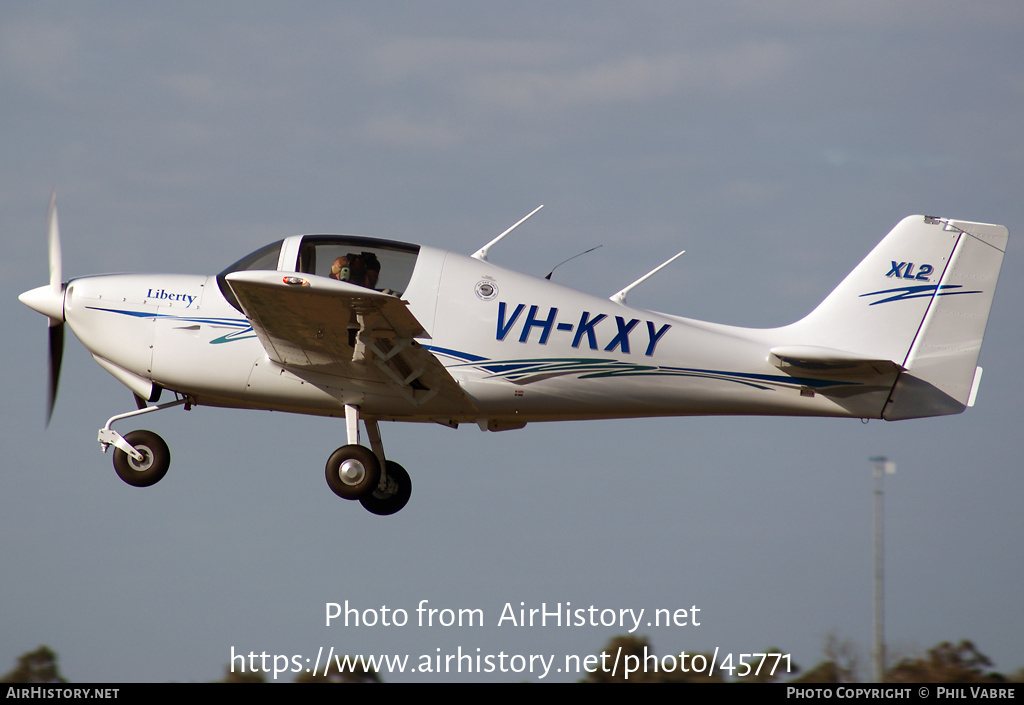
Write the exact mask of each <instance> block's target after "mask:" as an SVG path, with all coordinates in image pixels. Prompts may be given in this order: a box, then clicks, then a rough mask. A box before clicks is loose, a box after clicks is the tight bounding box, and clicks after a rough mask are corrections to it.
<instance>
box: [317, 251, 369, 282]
mask: <svg viewBox="0 0 1024 705" xmlns="http://www.w3.org/2000/svg"><path fill="white" fill-rule="evenodd" d="M377 268H378V270H379V269H380V266H379V265H378V267H377ZM329 276H330V278H331V279H337V280H338V281H342V282H348V283H349V284H356V285H358V286H366V265H365V264H364V263H363V261H362V259H361V258H360V256H359V255H355V254H352V253H351V252H350V253H349V254H347V255H344V256H342V257H339V258H337V259H336V260H334V264H332V265H331V273H330V275H329Z"/></svg>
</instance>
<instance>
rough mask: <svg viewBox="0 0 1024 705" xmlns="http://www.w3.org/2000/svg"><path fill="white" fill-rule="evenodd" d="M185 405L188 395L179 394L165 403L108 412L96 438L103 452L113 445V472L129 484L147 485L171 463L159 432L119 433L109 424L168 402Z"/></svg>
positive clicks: (138, 414)
mask: <svg viewBox="0 0 1024 705" xmlns="http://www.w3.org/2000/svg"><path fill="white" fill-rule="evenodd" d="M182 404H185V405H186V407H185V408H186V409H187V408H189V406H188V399H187V398H185V397H183V398H181V399H177V400H175V401H171V402H167V403H166V404H158V405H156V406H146V407H143V408H141V409H138V410H136V411H129V412H128V413H126V414H118V415H117V416H112V417H110V419H109V420H108V421H107V423H106V425H105V426H104V427H103V428H101V429H100V430H99V435H98V436H97V439H96V440H98V441H99V443H100V447H101V448H102V449H103V452H104V453H106V452H107V449H108V448H109V447H110V446H114V470H115V471H116V472H117V476H118V477H120V478H121V479H122V480H124V481H125V482H126V483H128V484H129V485H131V486H132V487H150V486H151V485H155V484H156V483H158V482H159V481H160V480H162V479H163V477H164V475H166V474H167V468H169V467H170V466H171V452H170V450H168V449H167V444H166V443H165V442H164V439H162V438H161V437H160V436H158V435H156V434H155V433H153V432H152V431H131V432H129V433H127V434H125V435H123V436H122V435H121V434H120V433H118V432H117V431H115V430H114V429H113V428H111V426H112V425H113V424H114V422H115V421H120V420H121V419H127V418H131V417H132V416H141V415H142V414H148V413H150V412H151V411H159V410H160V409H167V408H170V407H172V406H181V405H182Z"/></svg>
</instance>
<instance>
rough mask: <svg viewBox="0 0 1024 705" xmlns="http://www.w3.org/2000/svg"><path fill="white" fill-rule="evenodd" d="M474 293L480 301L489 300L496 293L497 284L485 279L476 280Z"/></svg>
mask: <svg viewBox="0 0 1024 705" xmlns="http://www.w3.org/2000/svg"><path fill="white" fill-rule="evenodd" d="M476 295H477V298H479V299H481V300H482V301H490V300H491V299H493V298H494V297H495V296H497V295H498V285H497V284H495V283H494V282H492V281H488V280H486V279H483V280H481V281H478V282H477V283H476Z"/></svg>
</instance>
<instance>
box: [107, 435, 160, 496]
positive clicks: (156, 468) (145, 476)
mask: <svg viewBox="0 0 1024 705" xmlns="http://www.w3.org/2000/svg"><path fill="white" fill-rule="evenodd" d="M124 439H125V440H126V441H128V444H129V445H130V446H131V447H132V448H134V449H135V450H137V451H139V452H140V453H142V460H135V459H134V458H132V457H131V456H130V455H128V454H127V453H125V452H124V451H123V450H121V449H119V448H115V449H114V470H115V471H117V476H118V477H120V478H121V479H122V480H124V481H125V482H127V483H128V484H129V485H131V486H132V487H150V486H151V485H155V484H156V483H158V482H160V480H162V479H163V477H164V475H166V474H167V468H169V467H170V466H171V451H170V450H168V448H167V444H166V443H164V439H163V438H161V437H160V436H158V435H156V434H155V433H153V432H152V431H131V432H130V433H126V434H124Z"/></svg>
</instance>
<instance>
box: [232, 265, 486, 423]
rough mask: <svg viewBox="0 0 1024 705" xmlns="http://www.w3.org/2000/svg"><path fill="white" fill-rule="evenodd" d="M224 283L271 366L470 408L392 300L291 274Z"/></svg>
mask: <svg viewBox="0 0 1024 705" xmlns="http://www.w3.org/2000/svg"><path fill="white" fill-rule="evenodd" d="M227 282H228V285H229V286H230V287H231V290H232V291H233V292H234V294H235V296H236V297H237V298H238V303H239V305H241V307H242V310H243V312H244V313H245V315H246V317H247V318H248V319H249V322H250V323H251V324H252V328H253V331H255V333H256V336H257V337H258V338H259V340H260V342H261V343H262V344H263V347H264V348H265V349H266V351H267V355H268V356H269V357H270V359H271V360H273V361H275V362H277V363H280V364H281V365H284V366H286V367H288V368H289V369H291V370H293V371H295V372H301V371H310V372H316V373H319V374H327V375H333V376H337V377H343V378H345V379H349V380H358V381H360V382H364V383H369V384H370V385H371V386H372V385H373V384H384V385H387V386H388V387H391V388H392V389H395V390H397V391H398V392H400V394H401V396H402V397H404V398H405V399H406V400H407V401H409V402H410V403H411V404H412V405H413V406H417V407H418V406H421V405H423V404H426V403H427V402H429V401H431V400H435V401H437V402H446V403H445V404H444V405H445V407H446V408H451V410H460V411H464V412H470V411H472V410H473V404H472V402H471V401H470V399H469V397H467V396H466V394H465V393H464V392H463V391H462V389H461V387H459V385H458V383H456V381H455V380H454V379H453V378H452V376H451V375H450V374H449V373H448V371H447V370H446V369H445V368H444V366H443V365H442V364H441V363H440V362H439V361H438V360H437V358H435V357H434V356H433V355H431V354H430V353H429V352H428V351H426V350H425V349H423V347H422V346H421V345H420V344H419V343H417V342H416V340H415V339H416V338H429V337H430V336H429V335H428V334H427V332H426V331H425V330H424V329H423V326H422V325H420V323H419V321H417V320H416V317H415V316H413V315H412V312H411V311H410V310H409V305H408V303H407V302H405V301H402V300H401V299H400V298H398V297H397V296H392V295H390V294H384V293H382V292H379V291H375V290H373V289H366V288H364V287H361V286H356V285H355V284H349V283H348V282H340V281H336V280H334V279H330V278H327V277H318V276H315V275H311V274H299V273H290V272H272V271H241V272H233V273H232V274H229V275H228V276H227ZM435 398H436V399H435Z"/></svg>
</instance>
